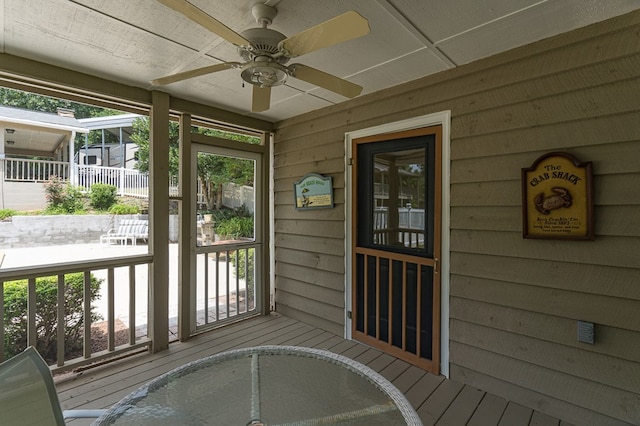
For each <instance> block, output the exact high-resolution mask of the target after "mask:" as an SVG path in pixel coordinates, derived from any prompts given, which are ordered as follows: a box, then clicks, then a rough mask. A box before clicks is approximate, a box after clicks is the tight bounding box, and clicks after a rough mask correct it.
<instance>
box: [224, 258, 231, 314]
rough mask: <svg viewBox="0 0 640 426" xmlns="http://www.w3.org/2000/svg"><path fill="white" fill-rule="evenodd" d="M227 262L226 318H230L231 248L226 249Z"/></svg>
mask: <svg viewBox="0 0 640 426" xmlns="http://www.w3.org/2000/svg"><path fill="white" fill-rule="evenodd" d="M225 259H226V262H227V279H226V282H225V285H226V286H227V293H226V294H227V297H226V308H227V310H226V314H227V315H226V317H225V318H229V292H230V290H231V289H230V287H229V259H231V257H229V250H227V251H226V257H225Z"/></svg>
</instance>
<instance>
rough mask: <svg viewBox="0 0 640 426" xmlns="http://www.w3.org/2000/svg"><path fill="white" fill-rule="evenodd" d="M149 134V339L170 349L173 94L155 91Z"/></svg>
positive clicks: (154, 347)
mask: <svg viewBox="0 0 640 426" xmlns="http://www.w3.org/2000/svg"><path fill="white" fill-rule="evenodd" d="M151 99H152V106H151V116H150V126H149V127H150V128H149V130H150V132H149V178H150V179H149V180H150V188H149V230H150V232H149V247H150V249H151V254H153V263H152V264H151V265H150V266H149V277H150V279H149V287H150V288H149V336H150V337H151V339H152V341H153V345H152V347H151V350H152V352H154V353H155V352H159V351H162V350H164V349H167V348H168V347H169V95H168V94H167V93H163V92H157V91H154V92H152V95H151Z"/></svg>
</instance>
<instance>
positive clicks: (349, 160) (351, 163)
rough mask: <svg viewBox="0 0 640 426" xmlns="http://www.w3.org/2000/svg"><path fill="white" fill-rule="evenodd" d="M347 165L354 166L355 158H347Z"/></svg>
mask: <svg viewBox="0 0 640 426" xmlns="http://www.w3.org/2000/svg"><path fill="white" fill-rule="evenodd" d="M347 166H353V158H347Z"/></svg>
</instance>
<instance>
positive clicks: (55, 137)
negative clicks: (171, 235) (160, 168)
mask: <svg viewBox="0 0 640 426" xmlns="http://www.w3.org/2000/svg"><path fill="white" fill-rule="evenodd" d="M138 117H140V116H139V115H137V114H121V115H116V116H107V117H95V118H84V119H76V118H75V117H74V113H73V111H71V110H67V109H59V110H58V114H51V113H44V112H38V111H30V110H25V109H20V108H13V107H6V106H0V130H2V134H1V135H0V141H2V142H3V143H2V144H1V145H0V172H1V173H0V178H1V179H2V183H3V185H1V186H0V208H10V209H13V210H38V209H42V208H44V207H46V200H45V193H44V186H43V182H46V181H47V180H49V178H50V177H51V176H59V177H61V178H63V179H65V180H68V181H69V182H71V183H73V184H75V185H81V186H83V187H85V188H89V187H90V185H91V184H92V183H97V182H103V183H109V184H114V185H116V186H118V184H122V185H123V186H125V184H127V185H126V186H127V188H131V186H132V185H131V184H130V182H131V181H132V180H135V181H136V182H137V181H138V180H139V179H134V178H131V177H129V178H123V177H120V175H119V173H117V172H118V171H117V170H109V171H105V170H104V169H87V168H85V167H83V166H102V167H111V168H118V169H126V170H127V176H128V175H129V174H131V173H134V174H138V173H137V171H135V170H133V169H134V166H135V163H136V157H135V155H136V152H137V150H138V147H137V145H136V144H135V143H133V142H132V141H131V133H132V130H133V127H132V123H133V121H134V120H135V119H136V118H138ZM91 131H99V132H101V135H102V137H101V139H102V143H101V144H91V145H89V144H88V135H89V132H91ZM108 135H110V137H108ZM83 139H84V146H83V147H82V148H80V150H79V151H78V152H74V151H75V149H74V147H75V146H76V145H77V144H78V142H79V141H82V140H83ZM107 140H108V141H109V142H107ZM114 141H115V142H114ZM70 159H71V160H70ZM145 182H146V179H145ZM145 186H146V183H145ZM138 193H139V191H138V192H137V193H136V194H135V195H139V194H138Z"/></svg>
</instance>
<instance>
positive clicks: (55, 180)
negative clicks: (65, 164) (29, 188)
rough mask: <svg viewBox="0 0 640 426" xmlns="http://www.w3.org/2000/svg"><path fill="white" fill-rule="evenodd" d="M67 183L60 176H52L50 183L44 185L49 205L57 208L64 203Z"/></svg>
mask: <svg viewBox="0 0 640 426" xmlns="http://www.w3.org/2000/svg"><path fill="white" fill-rule="evenodd" d="M65 185H66V184H65V182H64V180H62V178H60V177H58V176H51V177H50V178H49V181H48V182H46V183H45V184H44V192H45V197H46V199H47V205H49V206H50V207H57V206H59V205H61V204H62V202H63V201H64V189H65Z"/></svg>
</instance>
